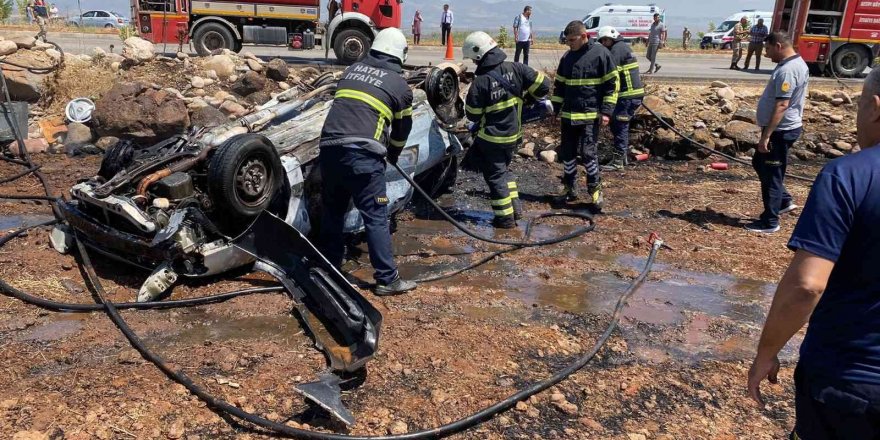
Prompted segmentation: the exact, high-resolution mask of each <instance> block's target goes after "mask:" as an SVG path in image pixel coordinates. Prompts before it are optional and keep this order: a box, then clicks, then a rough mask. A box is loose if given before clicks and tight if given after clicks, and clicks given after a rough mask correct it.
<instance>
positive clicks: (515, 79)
mask: <svg viewBox="0 0 880 440" xmlns="http://www.w3.org/2000/svg"><path fill="white" fill-rule="evenodd" d="M506 59H507V55H506V54H505V53H504V52H503V51H502V50H501V49H498V48H494V49H492V50H490V51H489V52H487V53H486V55H485V57H484V58H483V60H482V61H481V62H480V64H479V67H477V71H476V73H475V75H476V76H475V77H474V82H473V84H471V87H470V89H469V90H468V94H467V98H466V99H465V113H466V115H467V118H468V119H469V120H471V121H473V122H475V123H477V124H479V127H480V128H479V130H478V132H477V138H479V139H482V140H483V141H486V142H490V143H493V144H498V145H505V146H506V145H512V144H515V143H517V142H518V141H519V140H520V139H521V138H522V106H523V98H525V97H526V95H530V96H532V97H534V98H543V97H545V96H547V93H549V92H550V79H549V78H547V77H545V76H544V74H543V73H541V72H538V71H536V70H535V69H532V68H531V67H529V66H526V65H524V64H520V63H511V62H508V61H505V60H506ZM489 72H495V73H497V74H498V75H499V76H501V77H502V78H504V79H506V80H507V82H509V83H510V85H511V86H513V89H514V90H513V91H515V92H517V93H516V94H515V95H514V94H511V93H510V91H508V90H506V89H505V87H504V86H502V85H501V84H500V83H499V81H497V80H496V79H494V78H492V77H491V76H490V75H489Z"/></svg>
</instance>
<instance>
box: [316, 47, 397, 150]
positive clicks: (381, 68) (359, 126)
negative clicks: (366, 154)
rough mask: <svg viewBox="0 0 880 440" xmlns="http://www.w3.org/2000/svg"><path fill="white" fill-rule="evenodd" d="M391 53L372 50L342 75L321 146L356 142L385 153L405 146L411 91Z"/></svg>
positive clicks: (328, 115)
mask: <svg viewBox="0 0 880 440" xmlns="http://www.w3.org/2000/svg"><path fill="white" fill-rule="evenodd" d="M402 72H403V69H402V68H401V66H400V64H399V63H398V62H396V59H395V58H392V57H390V56H387V55H384V54H381V53H376V52H370V55H369V56H367V57H366V58H364V59H363V61H361V62H358V63H355V64H352V65H351V66H349V68H348V69H345V72H344V73H343V74H342V78H341V79H340V80H339V83H338V85H337V87H336V95H335V96H334V101H333V104H332V107H331V108H330V112H329V113H328V114H327V119H326V120H325V122H324V128H323V130H322V131H321V146H322V147H323V146H331V145H348V144H353V145H357V146H359V147H361V148H363V149H365V150H368V151H371V152H373V153H376V154H379V155H382V156H385V155H386V154H387V153H388V147H389V146H390V148H398V149H400V148H403V147H405V146H406V140H407V138H409V132H410V131H411V130H412V113H413V109H412V102H413V93H412V90H411V89H410V88H409V86H408V85H407V83H406V80H404V79H403V77H402V76H401V73H402Z"/></svg>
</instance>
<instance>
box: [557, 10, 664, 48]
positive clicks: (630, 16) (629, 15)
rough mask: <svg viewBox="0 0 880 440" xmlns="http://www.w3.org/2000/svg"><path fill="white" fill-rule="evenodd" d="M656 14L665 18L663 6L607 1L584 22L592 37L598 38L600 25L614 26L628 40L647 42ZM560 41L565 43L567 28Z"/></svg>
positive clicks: (561, 33)
mask: <svg viewBox="0 0 880 440" xmlns="http://www.w3.org/2000/svg"><path fill="white" fill-rule="evenodd" d="M654 14H660V18H661V19H663V16H664V12H663V8H661V7H659V6H657V5H655V4H649V5H647V6H635V5H617V4H612V3H605V5H604V6H600V7H598V8H596V9H595V10H594V11H593V12H590V13H589V14H588V15H587V16H586V17H584V19H583V22H584V25H585V26H586V27H587V34H589V36H590V38H591V39H593V38H596V34H597V33H598V31H599V28H600V27H602V26H614V27H615V28H616V29H617V31H618V32H620V35H622V36H623V38H624V39H625V40H627V41H641V42H647V41H648V33H649V32H650V30H651V23H653V22H654ZM559 42H560V43H562V44H565V30H563V32H560V34H559Z"/></svg>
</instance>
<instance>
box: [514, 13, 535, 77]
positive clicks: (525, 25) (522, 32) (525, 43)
mask: <svg viewBox="0 0 880 440" xmlns="http://www.w3.org/2000/svg"><path fill="white" fill-rule="evenodd" d="M513 38H514V40H516V52H514V54H513V62H515V63H518V62H519V54H520V53H522V54H523V64H525V65H528V64H529V48H531V47H532V42H533V41H535V35H534V33H532V7H531V6H526V7H525V9H523V13H522V14H521V15H518V16H517V17H516V18H515V19H514V20H513Z"/></svg>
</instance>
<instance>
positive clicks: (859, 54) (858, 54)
mask: <svg viewBox="0 0 880 440" xmlns="http://www.w3.org/2000/svg"><path fill="white" fill-rule="evenodd" d="M870 63H871V56H870V54H869V53H868V51H866V50H865V49H864V48H862V47H861V46H857V45H854V44H847V45H845V46H843V47H841V48H840V49H837V52H834V58H832V61H831V68H832V69H834V73H835V74H837V75H838V76H841V77H844V78H855V77H858V76H859V75H861V74H862V72H864V71H865V69H867V68H868V65H869V64H870Z"/></svg>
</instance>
